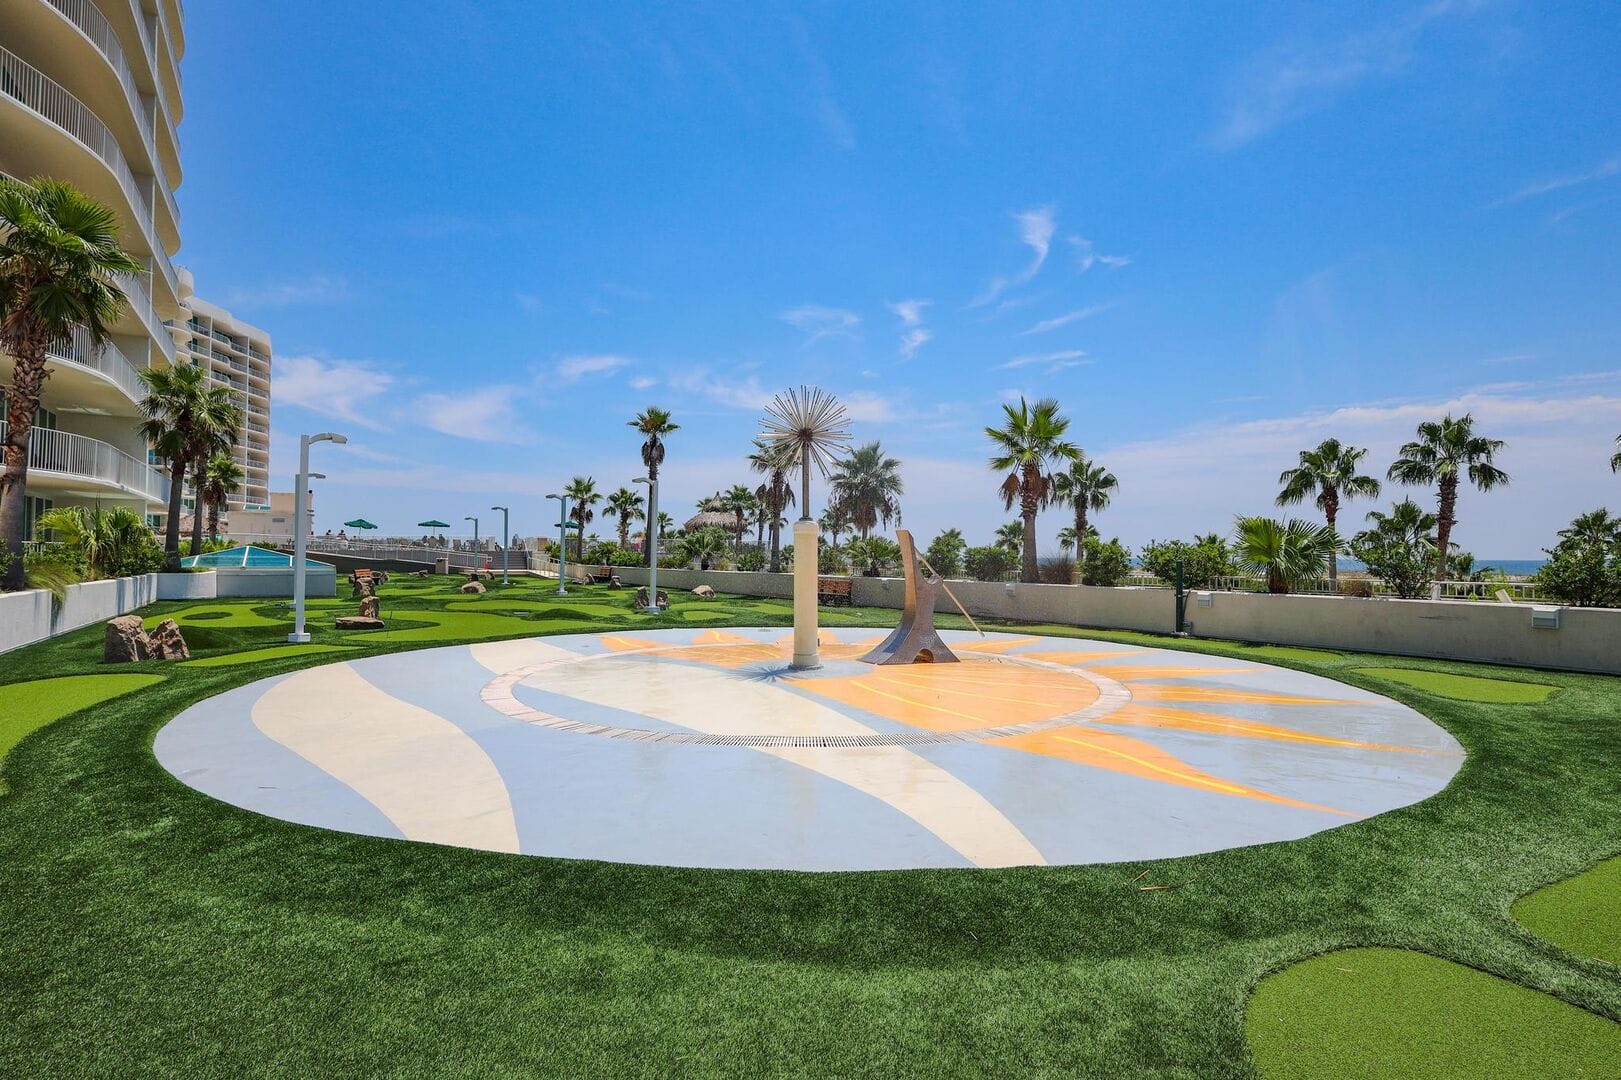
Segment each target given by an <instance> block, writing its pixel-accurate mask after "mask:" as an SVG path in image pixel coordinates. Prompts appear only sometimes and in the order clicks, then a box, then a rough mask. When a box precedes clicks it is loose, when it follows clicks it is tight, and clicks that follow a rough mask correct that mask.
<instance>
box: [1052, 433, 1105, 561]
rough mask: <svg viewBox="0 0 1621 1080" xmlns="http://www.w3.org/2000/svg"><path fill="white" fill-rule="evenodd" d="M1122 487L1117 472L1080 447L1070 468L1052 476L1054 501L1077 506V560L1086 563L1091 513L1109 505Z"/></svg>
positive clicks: (1075, 534) (1075, 541)
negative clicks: (1112, 497) (1113, 471)
mask: <svg viewBox="0 0 1621 1080" xmlns="http://www.w3.org/2000/svg"><path fill="white" fill-rule="evenodd" d="M1119 488H1120V481H1118V480H1116V479H1115V476H1114V473H1112V472H1110V471H1109V470H1108V469H1105V468H1104V467H1103V466H1102V465H1099V464H1097V463H1096V462H1093V461H1091V460H1089V459H1088V458H1087V456H1086V453H1085V452H1084V451H1081V450H1077V451H1075V460H1073V461H1071V462H1070V463H1069V468H1067V469H1065V470H1064V471H1063V472H1061V473H1057V474H1055V475H1054V476H1053V496H1052V497H1053V501H1054V502H1056V503H1059V504H1061V505H1064V506H1073V507H1074V508H1075V531H1074V536H1075V537H1076V539H1075V540H1074V543H1075V545H1076V546H1077V547H1078V550H1077V551H1076V553H1075V560H1076V561H1077V562H1081V563H1084V562H1086V534H1087V532H1088V528H1087V520H1086V519H1087V516H1088V514H1090V513H1094V512H1096V511H1099V510H1102V509H1104V508H1105V507H1107V506H1108V505H1109V499H1110V497H1111V496H1113V495H1114V493H1115V492H1116V491H1117V490H1119ZM1060 536H1062V534H1060ZM1060 543H1062V540H1060ZM1066 550H1067V549H1066Z"/></svg>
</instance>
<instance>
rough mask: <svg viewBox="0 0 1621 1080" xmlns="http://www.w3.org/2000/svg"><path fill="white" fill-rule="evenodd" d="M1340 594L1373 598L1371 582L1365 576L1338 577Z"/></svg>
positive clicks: (1366, 598)
mask: <svg viewBox="0 0 1621 1080" xmlns="http://www.w3.org/2000/svg"><path fill="white" fill-rule="evenodd" d="M1340 595H1341V596H1353V597H1356V598H1357V599H1359V600H1371V599H1373V582H1371V581H1369V580H1368V579H1367V578H1360V577H1358V578H1340Z"/></svg>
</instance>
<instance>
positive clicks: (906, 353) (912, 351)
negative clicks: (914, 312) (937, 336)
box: [901, 326, 934, 360]
mask: <svg viewBox="0 0 1621 1080" xmlns="http://www.w3.org/2000/svg"><path fill="white" fill-rule="evenodd" d="M933 338H934V331H933V330H928V329H925V328H923V327H921V326H918V327H914V328H912V329H911V330H908V331H906V333H904V334H902V335H901V358H902V359H905V360H910V359H911V358H912V357H913V356H916V355H917V351H918V350H919V349H921V348H923V346H925V345H927V344H928V343H929V342H930V341H931V340H932V339H933Z"/></svg>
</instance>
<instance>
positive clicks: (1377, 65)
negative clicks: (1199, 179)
mask: <svg viewBox="0 0 1621 1080" xmlns="http://www.w3.org/2000/svg"><path fill="white" fill-rule="evenodd" d="M1481 6H1482V5H1481V4H1479V3H1474V2H1471V0H1456V2H1455V0H1437V2H1434V3H1430V4H1426V5H1424V6H1422V7H1419V8H1415V9H1413V10H1411V11H1408V12H1407V13H1406V14H1405V15H1403V16H1401V17H1400V18H1397V19H1394V20H1391V21H1389V22H1386V23H1384V24H1382V25H1379V26H1375V27H1373V28H1371V29H1368V30H1365V31H1363V32H1361V33H1357V34H1352V35H1349V36H1347V37H1344V38H1341V39H1339V40H1338V41H1334V42H1330V43H1328V44H1324V45H1318V46H1305V47H1297V48H1291V47H1279V48H1274V49H1271V50H1268V51H1266V52H1264V53H1262V54H1260V55H1258V56H1256V57H1254V58H1252V59H1251V61H1250V62H1249V64H1248V67H1247V70H1246V71H1245V72H1244V74H1243V75H1242V76H1241V77H1240V78H1239V80H1238V81H1237V85H1236V86H1235V88H1234V91H1233V93H1232V95H1231V98H1232V101H1231V104H1230V106H1229V107H1228V110H1227V113H1226V115H1225V116H1224V117H1223V119H1222V120H1221V122H1220V124H1218V125H1217V128H1216V130H1215V131H1214V132H1213V133H1212V134H1211V137H1210V141H1211V143H1212V144H1213V145H1215V146H1216V147H1217V148H1218V149H1221V150H1232V149H1235V148H1237V147H1240V146H1243V145H1245V144H1246V143H1249V142H1251V141H1253V140H1254V139H1257V138H1259V137H1260V136H1262V135H1265V134H1266V133H1267V132H1269V131H1271V130H1272V129H1274V128H1276V127H1278V126H1280V125H1282V124H1285V123H1288V122H1289V121H1291V120H1295V119H1298V118H1300V117H1302V116H1306V115H1308V114H1310V113H1313V112H1316V111H1317V110H1319V109H1322V108H1325V107H1327V106H1328V105H1329V104H1331V103H1332V102H1333V101H1334V100H1336V99H1337V98H1338V97H1339V96H1340V95H1341V94H1343V93H1346V92H1347V91H1349V90H1350V89H1351V88H1352V87H1354V86H1356V85H1358V84H1359V83H1362V82H1365V81H1368V80H1372V79H1388V78H1391V77H1393V76H1395V75H1396V74H1398V73H1399V72H1400V71H1401V70H1402V69H1403V68H1405V67H1406V66H1407V64H1408V63H1409V62H1410V61H1411V59H1412V56H1413V50H1414V48H1415V47H1416V46H1417V44H1418V42H1419V39H1420V38H1421V37H1422V36H1423V34H1424V32H1425V30H1427V29H1428V28H1429V27H1430V25H1431V24H1432V23H1434V22H1435V21H1436V20H1437V19H1440V18H1443V17H1445V16H1448V15H1466V14H1472V13H1473V12H1475V11H1476V10H1478V9H1479V8H1480V7H1481Z"/></svg>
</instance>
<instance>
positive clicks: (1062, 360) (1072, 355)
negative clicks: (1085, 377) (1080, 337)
mask: <svg viewBox="0 0 1621 1080" xmlns="http://www.w3.org/2000/svg"><path fill="white" fill-rule="evenodd" d="M1091 362H1092V361H1090V360H1088V359H1086V351H1085V350H1084V349H1060V350H1059V351H1057V352H1049V353H1032V354H1029V355H1027V356H1015V357H1013V358H1012V359H1011V360H1009V361H1007V362H1006V363H1004V364H997V365H996V368H997V370H998V371H1008V370H1011V369H1013V368H1022V367H1033V366H1036V365H1044V366H1045V367H1046V368H1047V371H1048V372H1049V373H1051V372H1055V371H1063V370H1064V369H1065V368H1072V367H1076V366H1078V365H1080V364H1090V363H1091Z"/></svg>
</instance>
